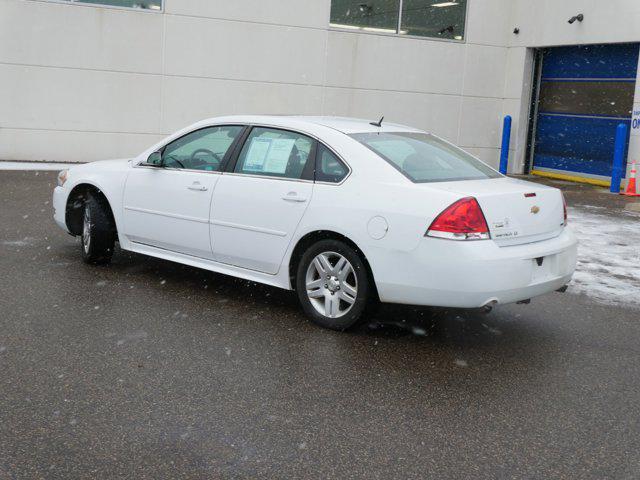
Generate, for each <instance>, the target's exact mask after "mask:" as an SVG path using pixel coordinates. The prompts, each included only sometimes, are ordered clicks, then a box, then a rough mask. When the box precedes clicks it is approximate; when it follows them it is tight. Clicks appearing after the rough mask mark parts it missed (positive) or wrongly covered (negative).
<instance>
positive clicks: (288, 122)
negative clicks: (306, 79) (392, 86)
mask: <svg viewBox="0 0 640 480" xmlns="http://www.w3.org/2000/svg"><path fill="white" fill-rule="evenodd" d="M378 120H379V119H368V120H367V119H362V118H350V117H332V116H304V115H232V116H225V117H217V118H211V119H209V120H206V121H205V122H206V123H219V122H221V121H224V122H233V123H247V124H266V125H275V126H281V127H291V128H300V127H301V126H303V125H306V126H310V127H313V126H322V127H327V128H331V129H333V130H337V131H339V132H342V133H344V134H351V133H367V132H420V131H421V130H419V129H416V128H412V127H408V126H406V125H400V124H397V123H389V122H385V121H384V120H383V121H382V126H381V127H378V126H376V125H372V124H371V123H372V122H377V121H378Z"/></svg>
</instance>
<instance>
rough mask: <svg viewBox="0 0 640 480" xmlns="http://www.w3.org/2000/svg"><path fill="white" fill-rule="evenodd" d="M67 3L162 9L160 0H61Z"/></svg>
mask: <svg viewBox="0 0 640 480" xmlns="http://www.w3.org/2000/svg"><path fill="white" fill-rule="evenodd" d="M63 1H66V2H69V3H80V4H82V3H90V4H93V5H107V6H111V7H127V8H140V9H142V10H162V0H63Z"/></svg>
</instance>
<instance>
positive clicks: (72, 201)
mask: <svg viewBox="0 0 640 480" xmlns="http://www.w3.org/2000/svg"><path fill="white" fill-rule="evenodd" d="M89 195H93V196H96V197H99V198H102V199H103V200H104V202H105V204H106V205H107V207H108V208H109V214H110V216H111V221H112V222H113V225H116V221H115V217H114V215H113V209H112V207H111V202H109V198H108V197H107V196H106V195H105V194H104V192H103V191H102V190H101V189H100V188H99V187H97V186H96V185H94V184H92V183H87V182H81V183H78V184H77V185H75V186H74V187H73V189H72V190H71V192H70V193H69V196H68V197H67V203H66V206H65V222H66V224H67V228H68V229H69V233H71V234H72V235H80V234H81V233H82V215H83V212H84V209H83V207H84V204H85V202H86V201H87V198H88V196H89ZM115 228H116V233H117V225H116V227H115ZM116 238H117V237H116Z"/></svg>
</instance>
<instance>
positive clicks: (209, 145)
mask: <svg viewBox="0 0 640 480" xmlns="http://www.w3.org/2000/svg"><path fill="white" fill-rule="evenodd" d="M242 129H243V127H240V126H237V125H232V126H223V127H209V128H203V129H202V130H196V131H195V132H191V133H189V134H187V135H185V136H184V137H180V138H179V139H177V140H174V141H173V142H171V143H170V144H169V145H167V146H166V147H165V148H164V150H163V152H162V162H163V165H164V166H165V167H168V168H184V169H188V170H204V171H210V172H219V171H220V170H221V168H222V163H223V160H224V157H225V155H226V154H227V152H228V151H229V148H230V147H231V145H232V144H233V142H234V140H235V139H236V138H237V137H238V135H240V132H242Z"/></svg>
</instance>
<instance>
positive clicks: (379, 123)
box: [369, 115, 384, 127]
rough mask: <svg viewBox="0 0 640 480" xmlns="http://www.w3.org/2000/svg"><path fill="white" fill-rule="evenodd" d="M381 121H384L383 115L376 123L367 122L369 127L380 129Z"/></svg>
mask: <svg viewBox="0 0 640 480" xmlns="http://www.w3.org/2000/svg"><path fill="white" fill-rule="evenodd" d="M382 120H384V115H383V116H382V117H380V120H378V121H377V122H369V125H373V126H374V127H381V126H382Z"/></svg>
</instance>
